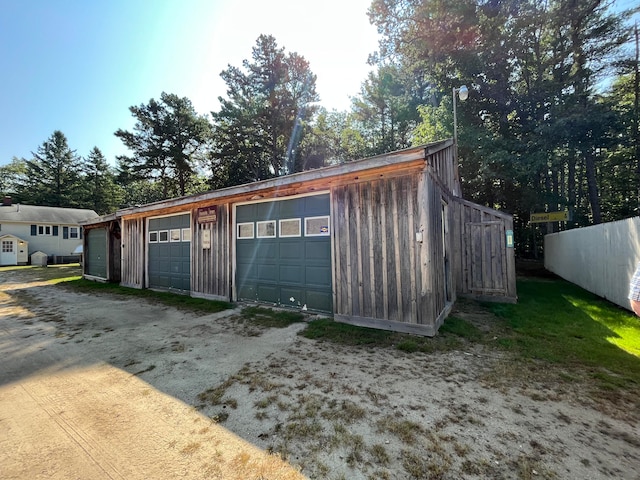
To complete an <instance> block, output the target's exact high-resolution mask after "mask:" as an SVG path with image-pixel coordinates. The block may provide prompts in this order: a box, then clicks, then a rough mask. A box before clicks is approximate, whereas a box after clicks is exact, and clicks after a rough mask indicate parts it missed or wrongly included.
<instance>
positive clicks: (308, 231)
mask: <svg viewBox="0 0 640 480" xmlns="http://www.w3.org/2000/svg"><path fill="white" fill-rule="evenodd" d="M304 235H305V237H326V236H328V235H329V216H326V217H307V218H305V219H304Z"/></svg>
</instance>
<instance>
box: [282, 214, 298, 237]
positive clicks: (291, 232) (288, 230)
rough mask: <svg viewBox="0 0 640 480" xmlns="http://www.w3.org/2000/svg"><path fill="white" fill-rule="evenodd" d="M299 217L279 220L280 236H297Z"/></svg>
mask: <svg viewBox="0 0 640 480" xmlns="http://www.w3.org/2000/svg"><path fill="white" fill-rule="evenodd" d="M300 225H301V224H300V219H299V218H288V219H286V220H280V236H281V237H299V236H300V235H301V228H300Z"/></svg>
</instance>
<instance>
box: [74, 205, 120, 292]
mask: <svg viewBox="0 0 640 480" xmlns="http://www.w3.org/2000/svg"><path fill="white" fill-rule="evenodd" d="M83 229H84V232H85V234H84V243H83V257H84V260H83V272H84V273H83V275H84V277H85V278H87V279H89V280H97V281H101V282H105V281H109V282H120V264H121V244H120V221H119V219H118V218H117V217H116V215H115V214H111V215H106V216H104V217H100V218H99V219H96V220H94V221H92V222H91V223H85V224H83Z"/></svg>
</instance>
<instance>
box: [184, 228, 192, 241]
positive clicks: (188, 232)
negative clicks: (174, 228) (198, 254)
mask: <svg viewBox="0 0 640 480" xmlns="http://www.w3.org/2000/svg"><path fill="white" fill-rule="evenodd" d="M182 241H183V242H190V241H191V229H190V228H183V229H182Z"/></svg>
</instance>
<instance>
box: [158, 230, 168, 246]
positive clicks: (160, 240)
mask: <svg viewBox="0 0 640 480" xmlns="http://www.w3.org/2000/svg"><path fill="white" fill-rule="evenodd" d="M163 233H164V234H165V235H166V236H167V239H166V240H162V239H161V237H162V234H163ZM158 243H169V230H158Z"/></svg>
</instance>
